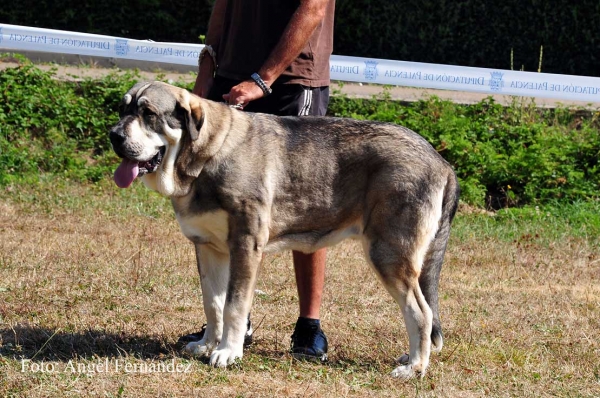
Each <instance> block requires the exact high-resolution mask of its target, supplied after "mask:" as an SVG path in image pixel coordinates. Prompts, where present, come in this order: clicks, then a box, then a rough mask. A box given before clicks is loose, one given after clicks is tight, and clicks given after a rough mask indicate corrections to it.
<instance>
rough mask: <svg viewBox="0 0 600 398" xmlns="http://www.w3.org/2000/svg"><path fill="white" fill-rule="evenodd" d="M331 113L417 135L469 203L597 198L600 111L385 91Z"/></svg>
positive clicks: (337, 104) (344, 102) (337, 105)
mask: <svg viewBox="0 0 600 398" xmlns="http://www.w3.org/2000/svg"><path fill="white" fill-rule="evenodd" d="M330 112H331V113H332V114H334V115H336V116H348V117H354V118H362V119H371V120H381V121H388V122H393V123H398V124H401V125H404V126H406V127H408V128H410V129H412V130H414V131H416V132H418V133H419V134H421V135H422V136H424V137H425V138H426V139H427V140H428V141H429V142H430V143H431V144H432V145H433V146H434V147H435V148H436V149H437V151H438V152H439V153H440V154H442V156H444V158H445V159H446V160H448V162H450V163H451V164H452V165H453V166H454V168H455V170H456V172H457V174H458V177H459V179H460V182H461V187H462V199H463V200H464V201H465V202H467V203H471V204H476V205H480V206H483V205H486V206H487V207H492V208H501V207H508V206H515V205H523V204H531V203H546V202H549V201H551V200H568V201H573V200H577V199H589V198H596V197H598V192H599V188H600V173H599V167H598V158H599V157H600V136H599V135H598V127H599V124H600V123H599V120H598V117H599V116H600V114H586V113H582V112H575V111H569V110H566V109H556V110H540V109H538V108H536V107H534V106H533V105H532V104H530V105H522V104H519V103H516V102H515V103H514V104H513V105H512V106H509V107H504V106H501V105H499V104H497V103H495V102H494V101H493V100H492V99H491V98H489V99H486V100H484V101H482V102H480V103H477V104H474V105H467V106H464V105H457V104H454V103H452V102H449V101H442V100H440V99H439V98H436V97H432V98H430V99H429V100H426V101H419V102H415V103H412V104H400V103H398V102H394V101H391V100H389V98H385V96H384V98H383V99H372V100H356V99H348V98H343V97H334V98H333V99H332V104H331V106H330Z"/></svg>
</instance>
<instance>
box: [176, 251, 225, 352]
mask: <svg viewBox="0 0 600 398" xmlns="http://www.w3.org/2000/svg"><path fill="white" fill-rule="evenodd" d="M195 247H196V261H197V264H198V273H199V274H200V285H201V287H202V301H203V304H204V313H205V315H206V329H205V331H204V336H203V338H202V340H200V341H195V342H191V343H189V344H188V345H187V346H186V347H185V351H186V352H188V353H190V354H192V355H196V356H208V355H210V354H211V353H212V351H213V350H214V349H215V348H216V347H217V345H218V344H219V342H220V341H221V337H222V335H223V307H224V306H225V296H226V294H227V283H228V281H229V254H228V253H221V252H219V251H217V250H215V248H214V247H212V246H210V245H207V244H203V245H202V244H196V245H195Z"/></svg>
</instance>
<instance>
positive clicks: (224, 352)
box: [209, 348, 244, 368]
mask: <svg viewBox="0 0 600 398" xmlns="http://www.w3.org/2000/svg"><path fill="white" fill-rule="evenodd" d="M243 355H244V352H243V348H240V349H239V350H235V349H231V348H220V349H216V350H214V351H213V353H212V355H211V356H210V361H209V363H210V365H212V366H215V367H217V368H224V367H226V366H227V365H231V364H232V363H234V362H235V360H236V359H242V357H243Z"/></svg>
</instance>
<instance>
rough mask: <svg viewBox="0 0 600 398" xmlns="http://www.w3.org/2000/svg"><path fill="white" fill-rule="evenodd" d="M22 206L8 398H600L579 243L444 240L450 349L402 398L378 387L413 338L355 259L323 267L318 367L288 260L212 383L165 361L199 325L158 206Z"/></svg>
mask: <svg viewBox="0 0 600 398" xmlns="http://www.w3.org/2000/svg"><path fill="white" fill-rule="evenodd" d="M15 189H17V188H15V187H9V188H8V190H7V191H6V192H8V191H13V192H8V193H9V194H7V195H4V197H3V198H2V199H1V200H0V275H1V277H0V395H2V396H32V397H38V396H39V397H42V396H80V395H90V396H200V397H205V396H213V397H221V396H223V397H226V396H227V397H229V396H244V397H263V396H268V397H270V396H336V397H337V396H361V397H363V396H365V397H366V396H378V397H379V396H441V397H446V396H447V397H455V396H457V397H471V396H474V397H483V396H495V397H496V396H498V397H504V396H506V397H509V396H535V397H546V396H589V397H592V396H600V360H599V359H598V358H600V355H599V354H600V347H599V343H598V341H599V340H600V339H599V337H600V260H599V259H600V252H599V250H598V247H597V245H596V244H594V243H591V242H590V240H584V239H576V238H565V239H561V240H556V241H551V242H546V241H543V239H541V238H540V239H538V237H535V236H533V237H532V236H530V235H523V236H522V237H521V238H519V239H516V240H514V241H511V240H503V239H498V238H497V237H494V236H488V235H486V234H483V233H478V232H477V230H470V229H469V231H471V232H465V233H461V234H454V235H453V237H452V240H451V242H450V246H449V250H448V253H447V257H446V264H445V269H444V271H443V274H442V282H441V289H440V290H441V294H440V300H441V303H440V304H441V312H442V313H441V316H442V323H443V327H444V332H445V347H444V350H443V351H442V353H441V354H439V355H433V356H432V361H431V366H430V369H429V373H428V374H427V376H426V377H425V378H424V379H422V380H415V381H411V382H400V381H398V380H395V379H392V378H391V377H390V376H389V375H388V373H389V372H390V371H391V370H392V368H393V367H394V359H395V358H397V357H399V356H400V355H401V354H402V353H403V352H404V351H405V350H406V349H407V345H408V343H407V338H406V332H405V330H404V326H403V322H402V320H401V316H400V312H399V309H398V308H397V306H396V304H395V303H394V302H393V301H392V299H391V298H390V297H389V295H388V294H387V293H386V292H385V291H384V290H383V289H382V287H381V285H380V284H379V282H378V281H377V280H376V279H375V277H374V275H373V273H372V272H371V270H370V269H369V268H368V267H367V266H366V264H365V262H364V261H363V259H362V253H361V251H360V249H359V247H358V245H356V244H354V243H352V242H348V243H343V244H341V245H338V246H337V247H335V248H333V249H331V250H330V252H329V258H328V269H327V285H326V290H325V295H324V303H323V307H322V315H323V319H322V322H323V326H324V328H325V330H326V332H327V335H328V338H329V341H330V361H329V363H328V364H325V365H318V364H312V363H305V362H298V361H295V360H293V359H292V358H291V356H290V355H289V354H288V352H287V350H288V348H289V339H290V335H291V332H292V328H293V325H294V322H295V320H296V316H297V306H298V303H297V297H296V290H295V284H294V278H293V271H292V266H291V258H290V257H291V256H290V255H289V254H281V255H275V256H269V257H267V258H266V260H265V262H264V264H263V266H262V268H261V275H260V277H259V282H258V285H257V289H259V290H260V292H259V293H258V294H257V296H256V298H255V302H254V307H253V313H252V319H253V321H254V324H255V328H256V332H255V343H254V345H252V346H251V347H250V348H249V349H248V350H246V352H245V356H244V360H243V362H242V363H241V364H238V365H236V366H234V367H233V368H231V369H228V370H222V369H213V368H210V367H209V366H207V365H206V364H205V363H204V362H203V361H200V360H195V359H192V358H187V357H185V356H183V355H182V354H181V353H180V351H179V350H178V347H176V345H175V342H176V340H177V338H178V336H179V335H181V334H182V333H185V332H189V331H193V330H197V328H198V327H199V326H200V325H201V324H202V323H203V319H204V316H203V310H202V307H201V298H200V294H201V292H200V291H199V286H198V285H199V283H198V276H197V272H196V269H195V262H194V254H193V248H192V245H191V244H189V243H188V242H187V241H185V239H184V238H183V236H182V235H181V233H180V232H179V230H178V226H177V225H176V222H175V221H174V218H173V215H172V211H171V210H170V207H169V205H168V203H166V202H165V201H163V200H161V199H159V198H157V197H156V196H151V195H150V194H149V193H147V192H146V191H143V190H137V191H136V190H134V191H133V193H131V194H129V193H122V192H115V191H114V189H112V187H108V186H98V187H81V186H71V187H70V186H68V185H67V186H66V187H64V186H63V187H57V188H56V190H54V191H50V190H46V191H45V192H40V191H39V190H37V191H36V190H33V189H32V191H22V192H21V191H20V190H21V188H19V193H18V194H15V192H14V190H15ZM128 195H129V196H128ZM144 197H146V198H147V200H148V202H145V200H146V199H145V200H143V201H142V200H141V199H140V198H144ZM146 203H148V204H146ZM150 207H151V208H150ZM469 217H472V216H471V215H466V214H459V215H458V218H457V223H456V225H455V228H457V229H460V228H463V227H464V226H465V225H467V224H468V223H469ZM479 217H488V216H487V215H479ZM24 359H25V360H29V361H25V362H24V361H23V360H24ZM106 364H107V365H108V367H107V368H106ZM167 365H170V366H177V365H179V369H180V370H182V369H186V370H187V371H186V372H184V371H180V372H168V371H167V370H169V369H170V368H169V366H167ZM119 366H121V367H120V368H119ZM125 366H128V367H129V370H133V369H132V368H133V367H134V366H135V367H136V370H138V371H135V372H127V371H126V369H125ZM161 366H162V368H161ZM83 367H86V368H85V369H83ZM143 367H145V368H144V369H145V370H147V371H148V372H141V371H140V370H142V369H143ZM39 368H44V369H46V370H52V368H53V370H54V371H53V372H52V371H49V372H42V371H38V372H34V371H33V370H37V369H39ZM90 369H91V370H95V371H96V372H95V373H94V372H90V371H89V370H90ZM23 370H24V371H23ZM152 370H154V371H153V372H152Z"/></svg>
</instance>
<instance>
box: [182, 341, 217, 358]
mask: <svg viewBox="0 0 600 398" xmlns="http://www.w3.org/2000/svg"><path fill="white" fill-rule="evenodd" d="M213 349H214V346H212V345H209V344H205V343H204V340H200V341H192V342H191V343H188V344H187V345H186V346H185V348H184V351H185V352H186V353H188V354H190V355H193V356H195V357H207V356H209V355H210V354H211V353H212V351H213Z"/></svg>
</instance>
